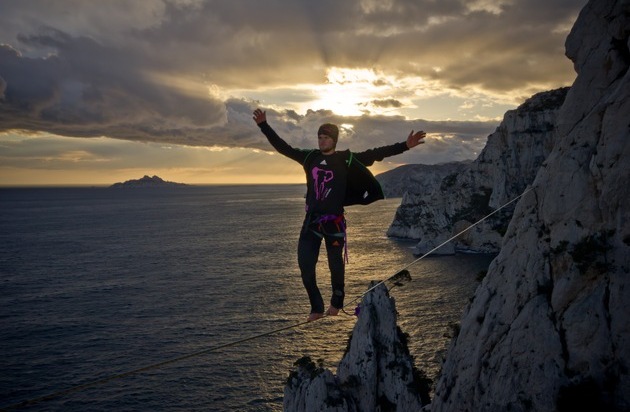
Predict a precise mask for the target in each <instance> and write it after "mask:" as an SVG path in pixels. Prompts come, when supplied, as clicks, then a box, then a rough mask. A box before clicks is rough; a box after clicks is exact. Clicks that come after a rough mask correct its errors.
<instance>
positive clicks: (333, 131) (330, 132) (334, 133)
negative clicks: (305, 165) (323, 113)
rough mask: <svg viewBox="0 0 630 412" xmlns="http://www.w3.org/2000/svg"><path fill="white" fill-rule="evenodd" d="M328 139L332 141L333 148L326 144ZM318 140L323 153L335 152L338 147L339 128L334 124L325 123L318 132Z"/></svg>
mask: <svg viewBox="0 0 630 412" xmlns="http://www.w3.org/2000/svg"><path fill="white" fill-rule="evenodd" d="M322 136H323V137H324V139H322ZM326 137H328V138H330V139H331V140H332V142H331V144H332V146H331V145H330V144H329V143H326V142H325V140H326ZM317 138H318V141H319V149H320V150H321V151H322V152H324V153H326V152H329V151H334V150H335V148H336V147H337V141H338V140H339V128H338V127H337V126H336V125H334V124H332V123H324V124H323V125H321V126H319V129H318V130H317ZM322 145H323V146H322Z"/></svg>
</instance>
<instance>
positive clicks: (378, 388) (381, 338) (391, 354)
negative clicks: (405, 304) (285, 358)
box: [284, 284, 430, 412]
mask: <svg viewBox="0 0 630 412" xmlns="http://www.w3.org/2000/svg"><path fill="white" fill-rule="evenodd" d="M296 366H297V369H296V371H294V372H292V373H291V375H290V376H289V379H288V382H287V385H286V387H285V389H284V410H285V411H291V412H311V411H329V412H333V411H334V412H341V411H356V412H361V411H378V410H383V411H385V410H387V411H419V410H420V409H421V408H422V406H423V404H425V405H426V404H427V403H428V402H429V384H430V381H429V380H428V379H427V378H426V377H425V376H424V375H423V374H422V373H421V372H419V371H418V370H417V369H416V368H415V367H414V364H413V359H412V357H411V355H410V354H409V349H408V348H407V338H406V335H405V334H404V333H402V331H401V330H400V328H399V327H397V325H396V307H395V304H394V300H393V298H391V297H390V296H389V294H388V293H387V288H386V287H385V285H383V284H381V285H379V286H378V287H376V288H375V289H374V290H372V291H370V292H369V293H368V294H366V295H365V296H364V298H363V301H362V303H361V312H360V315H359V317H358V319H357V323H356V325H355V327H354V329H353V331H352V336H351V338H350V341H349V342H348V348H347V351H346V353H345V354H344V356H343V358H342V359H341V362H340V363H339V367H338V368H337V376H334V375H333V373H332V372H331V371H329V370H326V369H323V368H322V367H320V366H317V365H315V364H314V363H313V362H312V361H311V360H310V359H309V358H306V357H305V358H302V359H300V360H298V361H297V362H296Z"/></svg>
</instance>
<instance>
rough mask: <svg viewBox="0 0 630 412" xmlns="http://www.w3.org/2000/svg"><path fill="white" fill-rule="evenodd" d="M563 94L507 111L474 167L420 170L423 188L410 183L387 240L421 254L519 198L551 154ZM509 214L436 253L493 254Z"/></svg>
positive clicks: (385, 183) (547, 94)
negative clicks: (407, 242) (410, 244)
mask: <svg viewBox="0 0 630 412" xmlns="http://www.w3.org/2000/svg"><path fill="white" fill-rule="evenodd" d="M567 91H568V88H562V89H558V90H552V91H548V92H543V93H539V94H536V95H534V96H532V97H531V98H530V99H528V100H527V101H526V102H525V103H523V104H522V105H520V106H519V107H518V108H517V109H515V110H510V111H508V112H507V113H506V114H505V116H504V118H503V121H502V122H501V124H500V125H499V127H497V129H496V131H495V132H494V133H492V134H491V135H490V136H488V142H487V144H486V146H485V147H484V149H483V151H482V152H481V153H480V154H479V156H478V157H477V159H475V160H474V161H473V162H468V163H458V164H457V163H456V164H448V165H438V166H423V168H422V170H421V171H420V172H422V173H423V178H424V180H422V182H423V183H422V185H419V184H415V185H414V182H410V185H409V186H408V189H407V192H406V193H405V194H404V195H403V198H402V202H401V204H400V206H399V207H398V210H397V212H396V216H395V217H394V221H393V222H392V224H391V226H390V228H389V229H388V231H387V235H388V236H391V237H397V238H406V239H414V240H417V241H418V243H417V245H416V247H415V251H414V253H415V254H417V255H421V254H424V253H426V252H428V251H430V250H432V249H433V248H435V247H437V246H438V245H440V244H442V243H443V242H445V241H446V240H448V239H449V238H451V237H452V236H454V235H455V234H457V233H459V232H461V231H462V230H463V229H465V228H467V227H469V226H470V225H471V224H473V223H474V222H476V221H477V220H479V219H481V218H483V217H484V216H485V215H487V214H489V213H490V212H492V211H493V210H494V209H496V208H498V207H500V206H502V205H503V204H504V203H507V202H508V201H510V200H512V199H513V198H515V197H516V196H518V195H519V194H521V193H522V192H523V190H524V189H525V188H526V187H527V185H528V184H530V183H531V182H532V181H533V180H534V177H535V176H536V172H537V171H538V169H539V168H540V166H541V165H542V163H543V161H544V160H545V159H546V157H547V156H548V155H549V153H550V152H551V149H552V147H553V143H554V140H555V124H556V117H557V114H558V111H559V109H560V106H561V105H562V103H563V102H564V99H565V96H566V94H567ZM432 169H434V170H432ZM409 172H413V170H411V171H405V173H404V174H405V175H408V176H409V175H410V176H411V177H413V174H409ZM394 173H398V169H395V170H394V171H392V172H390V174H394ZM379 180H380V181H381V182H382V184H383V186H384V188H385V189H384V190H385V191H386V192H387V191H395V189H391V188H389V186H390V183H391V181H392V180H395V179H392V178H391V177H389V176H387V175H385V174H383V175H379ZM416 180H420V179H416ZM513 210H514V207H513V206H510V207H507V208H505V209H504V210H502V211H501V212H499V213H497V214H496V215H493V216H492V217H491V218H489V219H488V220H486V221H484V222H482V223H481V224H479V225H478V226H476V227H475V228H473V229H472V230H470V231H468V232H466V233H465V234H463V235H461V236H459V237H458V238H457V239H456V240H454V241H453V242H449V243H447V244H446V245H444V246H442V247H440V248H439V249H438V250H436V251H435V253H436V254H453V253H455V251H456V250H463V251H473V252H481V253H497V252H498V251H499V249H500V247H501V239H502V237H503V235H504V234H505V230H506V229H507V225H508V223H509V221H510V219H511V216H512V212H513Z"/></svg>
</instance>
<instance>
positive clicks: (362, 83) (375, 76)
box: [307, 67, 403, 116]
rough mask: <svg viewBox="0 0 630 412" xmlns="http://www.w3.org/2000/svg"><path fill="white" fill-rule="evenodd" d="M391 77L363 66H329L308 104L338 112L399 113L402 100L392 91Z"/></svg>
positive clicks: (394, 88) (358, 114)
mask: <svg viewBox="0 0 630 412" xmlns="http://www.w3.org/2000/svg"><path fill="white" fill-rule="evenodd" d="M396 89H397V87H396V85H395V84H394V79H393V78H391V77H388V76H385V75H383V74H380V73H377V72H376V71H374V70H373V69H367V68H344V67H330V68H328V69H327V70H326V82H325V83H323V84H321V85H316V86H314V93H315V95H316V96H317V98H316V99H315V100H313V101H309V102H308V103H307V104H308V106H309V107H308V108H309V109H314V110H320V109H322V110H331V111H332V112H334V113H335V114H338V115H341V116H360V115H362V114H380V115H387V114H399V113H398V112H397V111H396V109H398V108H399V107H401V106H402V105H403V104H402V103H401V102H400V101H399V100H398V99H397V98H394V97H392V96H393V95H394V94H396V93H395V92H396ZM392 112H395V113H392Z"/></svg>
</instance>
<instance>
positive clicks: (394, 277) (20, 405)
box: [0, 187, 533, 412]
mask: <svg viewBox="0 0 630 412" xmlns="http://www.w3.org/2000/svg"><path fill="white" fill-rule="evenodd" d="M532 189H533V187H530V188H528V189H527V190H525V191H524V192H523V193H521V194H520V195H518V196H517V197H515V198H514V199H512V200H510V201H509V202H507V203H506V204H504V205H503V206H501V207H499V208H498V209H496V210H494V211H493V212H492V213H490V214H488V215H486V216H484V217H483V218H482V219H480V220H478V221H477V222H475V223H473V224H472V225H470V226H468V227H467V228H466V229H464V230H462V231H461V232H459V233H457V234H456V235H454V236H452V237H451V238H449V239H448V240H446V241H444V242H442V243H441V244H440V245H438V246H436V247H434V248H433V249H431V250H430V251H428V252H427V253H425V254H423V255H422V256H420V257H419V258H418V259H416V260H414V261H413V262H411V263H409V264H408V265H407V266H404V267H403V268H401V269H400V270H398V271H396V273H394V274H393V275H391V276H390V277H388V278H387V279H385V280H382V281H380V282H377V283H375V284H373V285H372V286H371V287H370V288H369V289H368V290H366V291H365V292H364V293H362V294H361V295H359V296H358V297H357V298H355V299H354V300H352V301H350V302H349V303H347V304H346V305H344V307H346V306H348V305H349V304H352V303H354V302H356V301H358V300H359V299H362V298H363V297H364V296H365V295H367V294H368V293H370V292H371V291H372V290H374V289H376V288H377V287H378V286H380V285H382V284H383V283H385V282H388V281H390V280H397V279H402V278H405V279H406V280H411V277H410V275H409V271H408V269H409V268H410V267H411V266H413V265H415V264H416V263H418V262H419V261H421V260H422V259H424V258H425V257H427V256H429V255H430V254H431V253H433V252H435V251H436V250H438V249H439V248H441V247H442V246H444V245H445V244H447V243H448V242H450V241H452V240H454V239H455V238H457V237H458V236H460V235H461V234H463V233H465V232H467V231H468V230H470V229H472V228H473V227H475V226H477V225H478V224H479V223H481V222H483V221H484V220H486V219H488V218H489V217H490V216H492V215H494V214H495V213H497V212H499V211H500V210H502V209H504V208H505V207H507V206H508V205H510V204H512V203H514V202H515V201H517V200H518V199H520V198H521V197H523V196H524V195H525V194H526V193H528V192H529V191H531V190H532ZM395 285H397V284H395ZM343 309H344V308H341V310H343ZM343 312H344V313H346V314H347V312H346V311H345V310H343ZM358 312H359V308H357V309H356V310H355V313H354V314H355V315H358ZM328 316H331V315H326V314H325V315H324V316H323V317H322V318H319V319H316V320H313V321H309V320H306V321H302V322H298V323H295V324H291V325H288V326H284V327H281V328H278V329H274V330H271V331H268V332H264V333H260V334H257V335H252V336H249V337H247V338H243V339H239V340H235V341H231V342H227V343H224V344H221V345H216V346H213V347H210V348H207V349H203V350H200V351H197V352H193V353H189V354H186V355H183V356H179V357H176V358H172V359H167V360H165V361H162V362H158V363H154V364H151V365H147V366H144V367H141V368H137V369H133V370H130V371H127V372H123V373H118V374H114V375H110V376H107V377H104V378H101V379H97V380H94V381H91V382H87V383H84V384H81V385H76V386H73V387H70V388H67V389H63V390H60V391H57V392H53V393H50V394H48V395H44V396H40V397H37V398H32V399H28V400H24V401H22V402H18V403H14V404H11V405H8V406H4V407H2V408H0V412H4V411H9V410H12V409H18V408H24V407H26V406H31V405H35V404H38V403H41V402H44V401H48V400H51V399H54V398H58V397H60V396H64V395H68V394H71V393H74V392H79V391H81V390H84V389H87V388H90V387H94V386H98V385H102V384H105V383H107V382H111V381H113V380H116V379H121V378H125V377H127V376H131V375H136V374H138V373H141V372H146V371H149V370H151V369H157V368H160V367H163V366H165V365H169V364H172V363H176V362H180V361H183V360H186V359H190V358H194V357H197V356H201V355H204V354H207V353H210V352H215V351H217V350H219V349H223V348H227V347H230V346H236V345H239V344H241V343H244V342H248V341H251V340H255V339H259V338H262V337H265V336H270V335H273V334H276V333H279V332H282V331H285V330H289V329H293V328H297V327H299V326H302V325H305V324H308V323H313V322H316V321H317V320H320V319H323V318H325V317H328Z"/></svg>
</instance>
